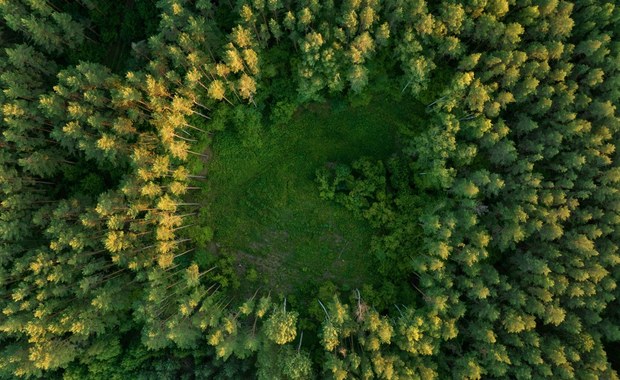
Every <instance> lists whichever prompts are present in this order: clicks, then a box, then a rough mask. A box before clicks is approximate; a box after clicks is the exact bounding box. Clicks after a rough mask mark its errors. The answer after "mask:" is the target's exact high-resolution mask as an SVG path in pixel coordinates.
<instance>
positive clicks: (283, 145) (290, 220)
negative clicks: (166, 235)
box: [203, 98, 412, 293]
mask: <svg viewBox="0 0 620 380" xmlns="http://www.w3.org/2000/svg"><path fill="white" fill-rule="evenodd" d="M411 112H412V110H411V109H410V108H408V107H407V106H406V105H405V104H402V103H394V102H389V101H386V100H381V99H378V98H377V99H374V100H373V101H372V102H371V103H370V104H369V105H367V106H363V107H361V106H360V107H350V106H346V105H343V104H335V103H324V104H315V105H310V106H307V107H305V108H303V109H301V110H299V111H298V112H297V113H296V114H295V116H294V117H293V120H291V122H290V123H288V124H287V125H281V126H274V127H271V128H268V130H266V131H264V135H263V136H262V137H263V139H262V140H263V144H262V146H261V147H251V148H247V147H243V146H242V144H241V142H240V140H239V138H238V137H237V135H236V133H235V132H233V131H226V132H222V133H220V134H218V135H217V136H216V138H215V141H214V144H213V149H212V152H213V158H212V160H211V161H210V162H209V164H208V170H207V173H208V174H207V176H208V180H207V181H206V182H205V185H204V193H203V196H204V197H205V198H206V199H205V200H206V203H207V206H206V207H207V208H206V210H204V211H206V217H207V220H208V221H209V224H210V225H211V227H212V228H213V230H214V232H215V235H214V241H215V243H216V244H217V246H218V247H219V249H225V250H227V251H229V252H231V253H232V254H233V255H234V256H235V257H236V259H237V261H238V262H237V263H236V264H235V265H236V267H237V269H238V271H239V272H240V273H241V274H244V273H245V274H246V275H247V273H250V272H251V271H250V269H254V270H256V271H257V272H258V281H259V282H263V283H266V285H268V288H270V289H272V290H275V291H281V292H285V293H288V292H291V291H292V290H293V289H295V288H298V287H300V286H304V285H306V286H307V285H308V284H313V283H316V284H320V283H323V282H325V281H326V280H330V281H332V282H334V283H336V284H338V285H340V286H341V287H343V288H344V289H346V288H349V287H354V286H359V285H361V284H362V283H365V282H368V280H370V279H371V277H372V268H369V264H370V260H369V259H368V253H367V251H368V246H369V243H370V239H371V236H372V232H373V231H372V230H371V229H370V228H369V227H368V226H367V225H366V223H365V222H364V221H363V220H361V219H358V218H356V217H354V215H352V214H351V213H350V212H349V211H347V210H345V209H344V208H343V207H341V206H340V205H338V204H336V203H332V202H326V201H323V200H321V199H320V198H319V196H318V190H317V186H316V184H315V182H314V178H315V172H316V169H317V168H319V167H321V166H323V165H326V164H329V163H332V162H345V163H349V162H352V161H354V160H356V159H358V158H359V157H361V156H370V157H373V158H377V159H382V158H387V157H389V156H390V155H391V154H392V153H393V152H394V151H395V148H396V146H397V144H398V142H397V133H396V132H397V129H398V126H399V125H400V124H401V123H405V122H407V115H408V114H410V113H411ZM213 250H215V244H214V245H213ZM242 283H244V284H246V283H247V281H242ZM256 285H258V284H255V285H254V286H256ZM244 286H252V285H251V284H249V283H247V284H246V285H244Z"/></svg>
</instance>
